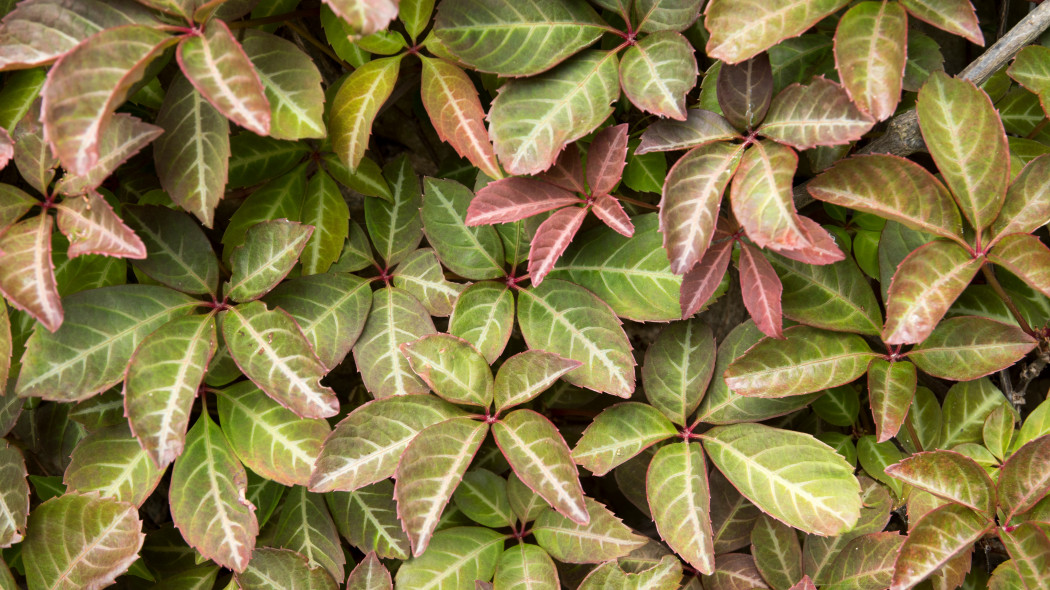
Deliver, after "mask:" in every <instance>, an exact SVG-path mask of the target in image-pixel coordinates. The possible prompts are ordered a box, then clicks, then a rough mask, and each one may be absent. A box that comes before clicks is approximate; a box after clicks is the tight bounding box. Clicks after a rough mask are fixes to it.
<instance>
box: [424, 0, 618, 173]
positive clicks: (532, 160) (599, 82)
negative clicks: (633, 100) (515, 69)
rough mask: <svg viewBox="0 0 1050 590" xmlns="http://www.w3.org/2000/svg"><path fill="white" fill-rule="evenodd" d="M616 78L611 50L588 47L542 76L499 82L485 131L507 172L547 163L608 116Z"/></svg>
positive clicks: (532, 169)
mask: <svg viewBox="0 0 1050 590" xmlns="http://www.w3.org/2000/svg"><path fill="white" fill-rule="evenodd" d="M508 1H509V0H508ZM577 1H578V0H577ZM439 18H440V14H439ZM573 28H574V29H575V28H576V25H574V26H573ZM547 42H548V40H545V41H544V43H547ZM540 54H541V55H542V54H545V52H540ZM619 82H620V81H619V76H618V75H617V60H616V53H615V52H604V51H596V50H590V51H585V52H583V53H580V54H579V55H576V56H575V57H573V58H572V59H569V60H568V61H566V62H565V63H562V64H560V65H559V66H558V67H556V68H554V69H552V70H551V71H549V72H545V73H543V74H542V75H539V76H535V77H531V78H525V79H521V80H511V81H510V82H507V83H506V84H504V85H503V86H502V87H501V88H500V90H499V94H498V95H497V96H496V98H495V100H493V101H492V109H491V111H490V112H489V122H490V124H491V125H490V128H489V134H490V136H491V137H492V142H493V144H494V146H495V150H496V155H498V156H499V159H500V162H502V164H503V167H504V168H505V169H506V170H507V172H509V173H511V174H536V173H538V172H542V171H544V170H546V169H547V168H550V166H551V165H552V164H553V163H554V160H555V159H556V158H557V155H558V152H560V151H561V150H562V148H563V147H564V146H565V145H566V144H568V143H571V142H573V141H576V140H577V139H579V138H581V137H583V136H584V135H587V134H588V133H590V132H591V131H593V130H594V129H595V128H596V127H597V126H598V125H600V124H601V123H602V121H604V120H605V118H606V117H608V116H609V113H611V112H612V107H611V106H609V105H610V104H611V103H612V102H613V101H614V100H616V98H617V97H618V96H619V92H620V83H619Z"/></svg>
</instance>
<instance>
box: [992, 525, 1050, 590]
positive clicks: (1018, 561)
mask: <svg viewBox="0 0 1050 590" xmlns="http://www.w3.org/2000/svg"><path fill="white" fill-rule="evenodd" d="M999 538H1000V539H1002V540H1003V545H1005V546H1006V551H1007V553H1009V555H1010V557H1011V558H1012V559H1011V561H1013V563H1014V566H1015V567H1016V568H1017V573H1018V575H1019V576H1020V578H1021V582H1022V583H1023V584H1024V586H1025V588H1039V589H1042V588H1045V587H1046V585H1047V581H1046V573H1045V572H1046V571H1047V569H1048V568H1050V537H1048V536H1047V533H1046V529H1045V528H1044V527H1041V526H1039V525H1038V524H1036V523H1034V522H1023V523H1021V524H1020V525H1018V526H1017V527H1016V528H1013V527H1011V528H1010V529H1004V530H1002V531H1001V532H1000V533H999Z"/></svg>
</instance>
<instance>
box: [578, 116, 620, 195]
mask: <svg viewBox="0 0 1050 590" xmlns="http://www.w3.org/2000/svg"><path fill="white" fill-rule="evenodd" d="M626 165H627V123H622V124H620V125H616V126H615V127H606V128H605V129H602V130H601V131H600V132H599V133H598V135H595V136H594V141H592V142H591V148H590V150H589V151H588V152H587V186H588V187H589V188H590V190H591V192H590V194H591V196H594V197H597V196H600V195H607V194H609V193H610V192H612V189H613V188H615V187H616V183H618V182H620V177H621V176H623V167H624V166H626Z"/></svg>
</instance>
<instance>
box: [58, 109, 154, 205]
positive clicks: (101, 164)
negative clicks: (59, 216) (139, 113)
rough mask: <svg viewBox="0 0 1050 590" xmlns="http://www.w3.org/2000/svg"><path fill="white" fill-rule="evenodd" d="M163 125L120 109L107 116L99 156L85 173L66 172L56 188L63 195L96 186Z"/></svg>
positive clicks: (150, 138)
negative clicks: (148, 121)
mask: <svg viewBox="0 0 1050 590" xmlns="http://www.w3.org/2000/svg"><path fill="white" fill-rule="evenodd" d="M162 133H164V129H161V128H160V127H157V126H156V125H150V124H149V123H143V122H142V121H140V120H138V119H136V118H135V117H132V116H131V115H128V114H124V113H119V114H117V115H114V116H113V118H112V119H110V121H109V124H108V125H106V127H105V128H104V129H103V130H102V136H101V138H100V139H99V144H98V150H99V159H98V161H97V162H96V163H95V165H94V166H92V167H91V170H90V172H89V173H88V174H86V175H83V176H78V175H76V174H72V173H71V174H67V175H66V176H63V177H62V180H60V181H59V182H58V185H57V186H56V187H55V192H58V193H62V194H64V195H79V194H81V193H84V192H87V191H89V190H92V189H95V188H97V187H98V186H99V185H100V184H102V181H104V180H105V179H106V178H108V177H109V175H110V174H112V173H113V171H114V170H116V169H117V168H118V167H120V165H121V164H123V163H124V162H126V161H128V159H129V158H131V157H132V156H134V155H135V154H137V153H139V151H140V150H142V148H144V147H146V145H148V144H149V143H150V142H151V141H153V140H154V139H157V137H159V136H160V135H161V134H162Z"/></svg>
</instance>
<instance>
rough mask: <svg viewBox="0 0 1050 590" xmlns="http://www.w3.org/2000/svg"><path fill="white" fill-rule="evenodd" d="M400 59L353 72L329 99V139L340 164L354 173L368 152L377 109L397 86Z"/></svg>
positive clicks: (377, 61)
mask: <svg viewBox="0 0 1050 590" xmlns="http://www.w3.org/2000/svg"><path fill="white" fill-rule="evenodd" d="M400 66H401V57H400V56H397V57H386V58H381V59H374V60H372V61H370V62H368V63H366V64H364V65H363V66H361V67H359V68H357V69H356V70H354V71H353V73H351V74H350V75H349V76H347V78H346V80H344V81H343V84H342V86H340V87H339V91H338V92H337V93H336V95H335V98H333V99H332V109H331V112H330V114H329V125H330V131H329V135H330V137H331V139H332V147H333V149H334V150H335V153H336V154H337V155H338V156H339V159H340V161H341V162H342V163H343V164H344V165H345V166H346V167H347V168H349V169H350V170H351V171H353V170H356V169H357V167H358V166H359V165H360V164H361V159H362V158H364V157H365V150H366V149H368V136H369V135H371V134H372V122H373V121H374V120H375V117H376V114H377V113H379V107H381V106H382V105H383V103H384V102H386V99H387V98H389V97H390V93H391V92H393V91H394V83H396V82H397V73H398V69H399V68H400Z"/></svg>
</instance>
